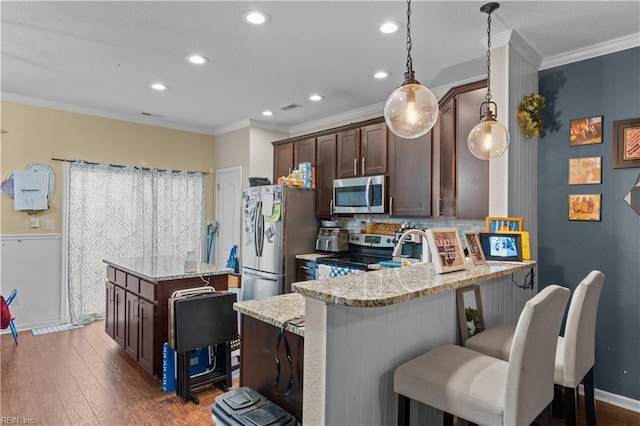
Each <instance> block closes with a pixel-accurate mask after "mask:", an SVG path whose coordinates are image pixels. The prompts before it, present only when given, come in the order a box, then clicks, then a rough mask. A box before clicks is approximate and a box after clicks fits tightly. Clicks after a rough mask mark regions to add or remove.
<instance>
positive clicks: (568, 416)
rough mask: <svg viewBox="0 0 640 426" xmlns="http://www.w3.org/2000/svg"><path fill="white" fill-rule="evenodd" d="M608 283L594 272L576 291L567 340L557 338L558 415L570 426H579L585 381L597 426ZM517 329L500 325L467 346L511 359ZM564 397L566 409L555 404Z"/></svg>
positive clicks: (590, 422) (592, 419) (591, 420)
mask: <svg viewBox="0 0 640 426" xmlns="http://www.w3.org/2000/svg"><path fill="white" fill-rule="evenodd" d="M603 284H604V274H603V273H602V272H600V271H595V270H594V271H591V272H590V273H589V275H587V276H586V277H585V278H584V279H583V280H582V282H581V283H580V284H579V285H578V287H577V288H576V289H575V291H574V294H573V297H572V298H571V303H570V305H569V312H568V314H567V323H566V326H565V332H564V337H562V336H560V337H558V339H557V343H556V346H557V349H556V360H555V374H554V383H555V384H556V385H558V386H561V392H559V393H557V394H556V395H555V398H554V414H556V411H561V413H557V414H562V417H563V418H564V419H565V424H566V425H575V424H576V411H577V410H576V406H577V398H576V395H577V394H576V392H577V388H578V386H579V385H580V383H583V382H584V393H585V406H586V412H587V425H588V426H595V425H596V410H595V401H594V385H593V366H594V363H595V332H596V314H597V311H598V301H599V300H600V293H601V290H602V286H603ZM514 333H515V328H514V327H513V326H508V325H500V326H497V327H492V328H489V329H487V330H485V331H483V332H480V333H478V334H476V335H474V336H472V337H470V338H469V339H467V340H466V341H465V343H464V345H465V347H467V348H469V349H473V350H474V351H477V352H481V353H483V354H485V355H489V356H492V357H495V358H499V359H502V360H505V361H508V360H509V353H510V349H511V345H512V342H513V338H514ZM560 398H562V401H563V402H562V405H561V406H562V407H563V409H562V410H560V407H559V406H557V405H556V404H555V402H556V400H557V399H560Z"/></svg>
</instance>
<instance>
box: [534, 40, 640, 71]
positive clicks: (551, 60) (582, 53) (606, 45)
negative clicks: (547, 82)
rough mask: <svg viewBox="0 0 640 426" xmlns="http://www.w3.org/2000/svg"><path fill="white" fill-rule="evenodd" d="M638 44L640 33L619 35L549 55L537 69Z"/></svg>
mask: <svg viewBox="0 0 640 426" xmlns="http://www.w3.org/2000/svg"><path fill="white" fill-rule="evenodd" d="M638 46H640V33H635V34H631V35H629V36H626V37H620V38H617V39H614V40H610V41H606V42H603V43H598V44H594V45H593V46H589V47H585V48H584V49H577V50H574V51H571V52H567V53H563V54H560V55H555V56H549V57H548V58H544V59H543V60H542V63H541V64H540V68H539V70H540V71H541V70H546V69H549V68H555V67H559V66H561V65H566V64H570V63H573V62H578V61H584V60H585V59H591V58H595V57H597V56H602V55H607V54H609V53H615V52H619V51H622V50H627V49H632V48H634V47H638Z"/></svg>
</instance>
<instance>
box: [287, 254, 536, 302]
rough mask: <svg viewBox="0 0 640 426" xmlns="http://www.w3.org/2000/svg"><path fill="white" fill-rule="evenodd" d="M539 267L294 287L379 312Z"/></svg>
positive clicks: (417, 272) (499, 265) (368, 277)
mask: <svg viewBox="0 0 640 426" xmlns="http://www.w3.org/2000/svg"><path fill="white" fill-rule="evenodd" d="M535 265H536V262H535V261H526V262H487V263H485V264H482V265H475V266H471V267H469V268H468V269H465V270H462V271H457V272H449V273H446V274H438V273H436V271H435V268H434V266H433V264H431V263H421V264H416V265H412V266H408V267H405V268H383V269H380V270H377V271H371V272H367V273H365V274H355V275H347V276H342V277H335V278H325V279H321V280H315V281H302V282H297V283H293V284H292V288H293V290H294V291H296V292H298V293H300V294H302V295H303V296H305V297H309V298H312V299H317V300H320V301H323V302H326V303H333V304H336V305H344V306H354V307H361V308H375V307H379V306H388V305H393V304H396V303H402V302H406V301H408V300H411V299H415V298H418V297H424V296H429V295H434V294H438V293H442V292H445V291H449V290H454V289H456V288H460V287H465V286H468V285H471V284H477V283H479V282H481V281H487V280H491V279H494V278H499V277H502V276H504V275H510V274H512V273H514V272H519V271H528V270H530V269H531V268H533V267H534V266H535Z"/></svg>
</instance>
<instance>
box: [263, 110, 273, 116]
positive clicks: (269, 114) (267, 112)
mask: <svg viewBox="0 0 640 426" xmlns="http://www.w3.org/2000/svg"><path fill="white" fill-rule="evenodd" d="M262 115H264V116H265V117H271V116H272V115H273V111H269V110H266V111H262Z"/></svg>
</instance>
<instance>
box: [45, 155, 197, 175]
mask: <svg viewBox="0 0 640 426" xmlns="http://www.w3.org/2000/svg"><path fill="white" fill-rule="evenodd" d="M51 160H52V161H64V162H67V163H75V162H78V161H81V162H83V163H87V164H91V165H98V164H106V165H108V166H109V167H121V168H122V167H133V168H134V169H139V170H151V169H155V170H158V171H160V172H166V171H170V172H174V173H175V172H185V173H202V174H203V175H208V174H209V172H202V171H200V170H169V169H157V168H155V167H142V166H127V165H125V164H113V163H100V162H99V161H88V160H78V159H75V160H69V159H68V158H55V157H51Z"/></svg>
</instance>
